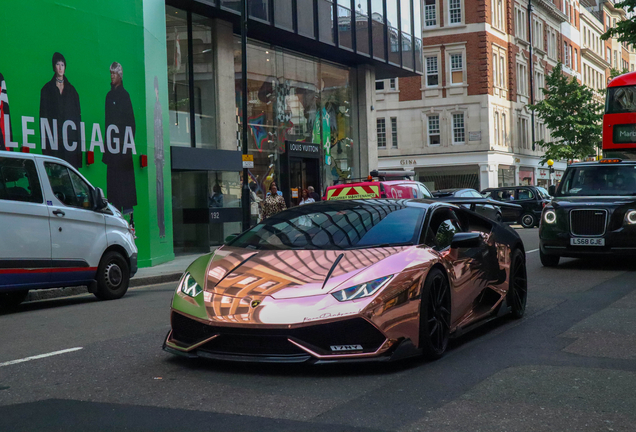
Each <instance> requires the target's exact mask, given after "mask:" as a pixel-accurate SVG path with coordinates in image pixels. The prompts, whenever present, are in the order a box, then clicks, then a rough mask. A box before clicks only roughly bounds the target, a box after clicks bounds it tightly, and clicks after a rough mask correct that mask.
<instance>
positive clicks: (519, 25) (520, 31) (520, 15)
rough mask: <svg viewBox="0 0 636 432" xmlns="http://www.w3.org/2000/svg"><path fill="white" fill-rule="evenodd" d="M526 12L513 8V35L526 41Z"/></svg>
mask: <svg viewBox="0 0 636 432" xmlns="http://www.w3.org/2000/svg"><path fill="white" fill-rule="evenodd" d="M526 28H527V21H526V11H525V10H523V9H521V8H515V35H516V36H517V37H518V38H519V39H522V40H528V39H527V37H526Z"/></svg>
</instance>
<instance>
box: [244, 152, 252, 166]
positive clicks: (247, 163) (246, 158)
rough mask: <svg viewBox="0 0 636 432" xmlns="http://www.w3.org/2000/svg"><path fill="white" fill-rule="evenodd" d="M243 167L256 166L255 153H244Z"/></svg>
mask: <svg viewBox="0 0 636 432" xmlns="http://www.w3.org/2000/svg"><path fill="white" fill-rule="evenodd" d="M243 168H254V155H250V154H247V155H245V154H244V155H243Z"/></svg>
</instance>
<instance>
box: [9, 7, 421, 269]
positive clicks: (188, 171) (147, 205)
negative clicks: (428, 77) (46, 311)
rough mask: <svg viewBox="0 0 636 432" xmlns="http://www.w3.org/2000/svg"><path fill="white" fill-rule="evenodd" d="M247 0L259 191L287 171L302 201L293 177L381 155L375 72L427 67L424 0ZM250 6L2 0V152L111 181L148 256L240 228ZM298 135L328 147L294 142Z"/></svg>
mask: <svg viewBox="0 0 636 432" xmlns="http://www.w3.org/2000/svg"><path fill="white" fill-rule="evenodd" d="M220 1H221V0H220ZM248 3H249V10H250V26H249V29H250V32H249V34H248V36H249V38H250V39H249V43H248V51H247V53H248V67H247V69H248V89H249V90H248V91H249V97H248V100H249V105H248V117H247V121H248V126H249V136H248V141H249V147H248V148H249V153H250V154H252V155H253V156H254V161H255V166H254V168H252V169H251V170H250V172H249V176H250V178H249V181H250V183H253V185H254V187H255V190H256V191H257V193H258V194H259V195H261V196H264V194H265V193H266V191H267V188H268V186H269V184H271V182H272V181H276V182H277V183H279V185H281V186H282V189H283V193H284V194H285V195H286V199H287V201H288V204H289V205H294V204H295V198H294V195H293V193H292V190H293V189H302V188H305V187H307V186H309V185H312V186H314V187H315V188H316V189H317V191H318V192H322V191H323V190H324V188H325V187H326V186H328V185H330V184H333V183H336V182H340V181H345V180H346V179H349V178H353V177H362V176H364V175H365V174H366V172H367V171H368V170H369V169H372V168H375V167H377V156H376V153H374V151H375V149H374V148H373V147H377V146H376V145H375V127H376V124H375V117H374V112H373V103H374V97H375V95H374V90H373V89H374V82H375V80H376V79H378V78H389V77H395V76H408V75H414V74H418V73H421V66H422V65H421V42H419V39H418V38H417V37H413V35H418V29H421V24H420V10H419V6H418V4H419V2H417V1H416V2H413V1H411V0H401V2H397V3H396V4H399V6H400V7H399V8H398V9H397V10H396V12H397V15H395V16H393V15H392V14H393V11H392V7H391V4H393V2H391V1H384V2H383V1H379V3H378V2H377V1H375V0H373V1H372V0H368V1H366V2H365V1H363V2H356V3H354V2H353V1H350V0H346V1H342V0H340V1H338V2H332V1H325V0H309V1H303V0H286V1H279V0H260V1H248ZM359 3H365V4H364V5H362V6H361V5H360V4H359ZM378 4H379V5H380V7H379V9H378ZM239 5H240V2H239V1H225V0H224V1H221V2H220V3H219V2H216V1H211V0H206V1H172V0H168V1H167V2H166V1H165V0H92V1H86V0H31V1H29V2H7V4H5V5H3V8H2V9H3V17H4V19H3V25H2V27H1V28H0V37H1V38H2V40H3V41H4V43H3V50H2V52H1V53H0V77H1V78H2V80H3V90H6V92H3V98H4V100H3V103H2V105H0V106H1V107H2V111H0V114H2V121H0V123H2V125H1V126H2V137H3V140H2V141H0V149H3V150H4V149H8V150H12V151H25V152H26V151H28V152H31V153H44V154H50V155H53V156H58V157H62V158H64V159H66V160H67V161H69V162H70V163H72V164H73V165H74V166H75V167H76V168H78V170H79V171H80V172H81V173H82V174H83V175H84V176H85V177H86V178H87V179H88V180H89V181H90V182H91V183H92V184H93V185H94V186H97V187H101V188H102V189H104V191H105V192H106V195H107V197H108V198H109V201H111V203H113V204H114V205H115V206H116V207H118V208H119V209H120V210H121V211H122V213H124V215H125V216H126V218H127V219H128V220H131V221H133V222H134V226H135V231H136V235H137V240H136V242H137V247H138V248H139V265H140V267H147V266H153V265H157V264H160V263H163V262H166V261H169V260H172V259H173V258H174V256H175V252H176V253H191V252H205V251H206V250H209V248H210V247H211V246H214V245H215V244H219V243H220V242H222V240H223V238H224V237H225V236H226V235H228V234H230V233H232V232H236V231H237V230H240V226H241V225H240V221H241V211H242V209H241V208H240V205H241V204H240V185H241V182H242V178H241V177H242V172H241V151H240V147H239V146H238V144H239V142H240V141H239V140H238V131H239V129H240V123H241V122H242V117H241V110H240V100H241V97H240V82H241V64H240V39H239V37H238V35H237V31H238V22H239V14H238V10H239ZM356 5H357V6H356ZM299 6H300V9H299ZM305 6H310V9H311V12H312V13H311V14H310V15H311V16H310V17H309V19H308V16H307V15H308V14H307V13H305V14H304V15H303V14H302V13H300V11H301V10H305V12H306V9H303V7H305ZM354 8H357V9H355V12H354ZM374 8H376V9H377V10H380V11H382V13H383V14H384V15H383V16H380V19H378V15H377V13H376V14H375V15H373V13H372V12H373V11H374ZM380 15H382V14H380ZM354 16H355V19H352V17H354ZM419 34H421V31H420V32H419ZM394 39H395V40H394ZM379 41H381V42H379ZM396 47H397V48H396ZM60 63H62V64H63V73H62V74H63V78H60V73H59V70H58V71H57V74H56V73H55V71H56V65H57V66H58V67H59V64H60ZM56 79H57V81H56ZM56 85H57V88H63V90H62V92H61V94H58V93H56V91H57V90H56ZM298 143H313V144H316V145H315V146H314V147H311V149H312V150H313V151H315V152H316V154H315V155H306V154H304V153H303V152H296V153H294V151H295V149H297V148H300V147H298V145H297V144H298ZM1 147H4V148H1Z"/></svg>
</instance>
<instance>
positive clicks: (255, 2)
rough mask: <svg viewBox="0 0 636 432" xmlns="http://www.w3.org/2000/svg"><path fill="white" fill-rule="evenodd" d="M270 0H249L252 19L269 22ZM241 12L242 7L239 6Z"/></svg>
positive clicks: (248, 5) (248, 7)
mask: <svg viewBox="0 0 636 432" xmlns="http://www.w3.org/2000/svg"><path fill="white" fill-rule="evenodd" d="M268 3H269V1H268V0H248V3H247V10H248V13H249V16H250V17H251V18H256V19H260V20H263V21H269V7H268ZM239 10H240V6H239Z"/></svg>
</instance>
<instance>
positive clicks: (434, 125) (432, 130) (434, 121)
mask: <svg viewBox="0 0 636 432" xmlns="http://www.w3.org/2000/svg"><path fill="white" fill-rule="evenodd" d="M440 142H441V139H440V131H439V115H430V116H428V145H439V144H440Z"/></svg>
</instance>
